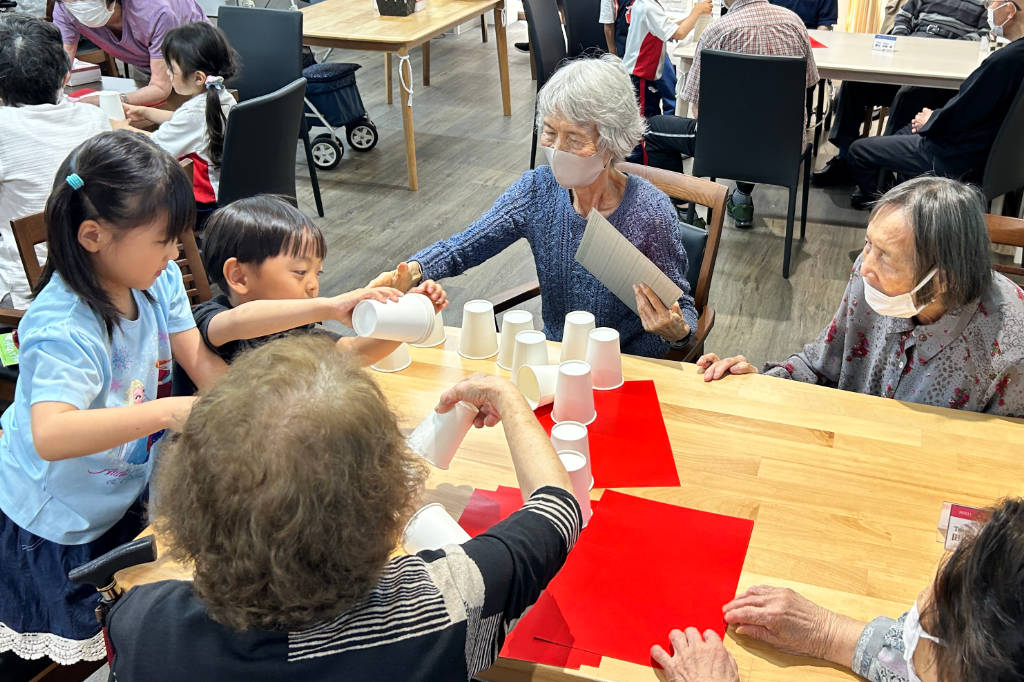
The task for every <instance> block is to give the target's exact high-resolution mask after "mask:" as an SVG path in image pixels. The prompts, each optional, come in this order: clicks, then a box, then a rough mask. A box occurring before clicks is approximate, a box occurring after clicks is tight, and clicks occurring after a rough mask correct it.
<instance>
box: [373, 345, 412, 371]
mask: <svg viewBox="0 0 1024 682" xmlns="http://www.w3.org/2000/svg"><path fill="white" fill-rule="evenodd" d="M411 364H412V358H411V357H410V356H409V346H407V345H405V344H404V343H403V344H400V345H399V346H398V348H396V349H394V350H393V351H391V353H390V354H389V355H388V356H387V357H385V358H382V359H380V360H378V361H377V362H375V363H373V364H372V365H370V369H373V370H377V371H378V372H401V371H402V370H403V369H405V368H406V367H408V366H409V365H411Z"/></svg>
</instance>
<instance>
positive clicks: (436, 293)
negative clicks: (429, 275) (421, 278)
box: [408, 279, 448, 313]
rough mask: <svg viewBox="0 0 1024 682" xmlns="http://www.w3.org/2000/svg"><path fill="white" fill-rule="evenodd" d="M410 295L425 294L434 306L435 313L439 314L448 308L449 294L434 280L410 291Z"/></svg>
mask: <svg viewBox="0 0 1024 682" xmlns="http://www.w3.org/2000/svg"><path fill="white" fill-rule="evenodd" d="M408 293H410V294H423V295H424V296H426V297H427V298H429V299H430V302H431V303H433V304H434V312H435V313H439V312H441V311H442V310H444V309H445V308H447V307H448V294H447V293H445V290H444V287H442V286H441V285H440V284H438V283H437V282H435V281H434V280H432V279H428V280H427V281H425V282H421V283H420V284H419V285H417V286H415V287H413V288H412V289H409V292H408Z"/></svg>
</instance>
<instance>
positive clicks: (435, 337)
mask: <svg viewBox="0 0 1024 682" xmlns="http://www.w3.org/2000/svg"><path fill="white" fill-rule="evenodd" d="M441 313H442V311H440V310H438V311H437V313H436V314H435V315H434V329H433V330H432V331H431V332H430V336H428V337H427V338H426V339H425V340H424V341H423V342H422V343H412V344H409V345H411V346H415V347H416V348H433V347H434V346H440V345H441V344H442V343H444V339H445V334H444V315H442V314H441Z"/></svg>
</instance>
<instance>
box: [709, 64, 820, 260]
mask: <svg viewBox="0 0 1024 682" xmlns="http://www.w3.org/2000/svg"><path fill="white" fill-rule="evenodd" d="M700 69H701V73H700V104H699V110H700V126H699V128H698V133H697V142H696V146H695V149H694V157H693V174H694V175H696V176H698V177H710V178H711V179H712V180H713V179H715V178H722V177H724V178H731V179H732V180H736V181H739V182H759V183H767V184H769V185H782V186H785V187H788V188H789V209H788V211H787V213H786V246H785V254H784V255H783V259H782V276H783V277H784V278H786V279H788V278H789V260H790V251H791V249H792V245H793V218H794V214H795V211H796V190H797V187H798V186H799V184H800V165H801V163H802V164H803V171H804V172H803V185H804V187H803V190H804V191H803V206H802V212H801V214H800V238H801V239H803V238H804V232H805V230H806V227H807V190H808V187H809V186H810V173H811V145H810V144H805V143H804V101H805V96H806V92H807V85H806V79H807V60H806V58H804V57H769V56H762V55H749V54H738V53H735V52H722V51H719V50H702V51H701V55H700ZM735 83H743V84H744V88H745V89H744V94H743V100H744V101H747V102H759V105H758V109H757V117H756V121H755V120H752V119H751V117H750V112H749V110H748V109H747V107H745V106H741V105H739V104H738V102H737V100H736V90H735V87H734V84H735Z"/></svg>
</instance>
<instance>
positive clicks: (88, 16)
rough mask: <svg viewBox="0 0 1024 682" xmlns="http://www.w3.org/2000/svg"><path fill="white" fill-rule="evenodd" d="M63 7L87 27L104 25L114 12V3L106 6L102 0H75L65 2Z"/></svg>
mask: <svg viewBox="0 0 1024 682" xmlns="http://www.w3.org/2000/svg"><path fill="white" fill-rule="evenodd" d="M64 9H66V10H67V11H68V12H71V16H73V17H74V18H75V19H76V20H77V21H78V23H80V24H82V25H83V26H88V27H89V28H99V27H101V26H106V25H107V22H108V21H110V17H111V16H112V15H113V14H114V5H113V4H111V5H110V7H107V3H106V2H104V0H75V1H74V2H65V3H64Z"/></svg>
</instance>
